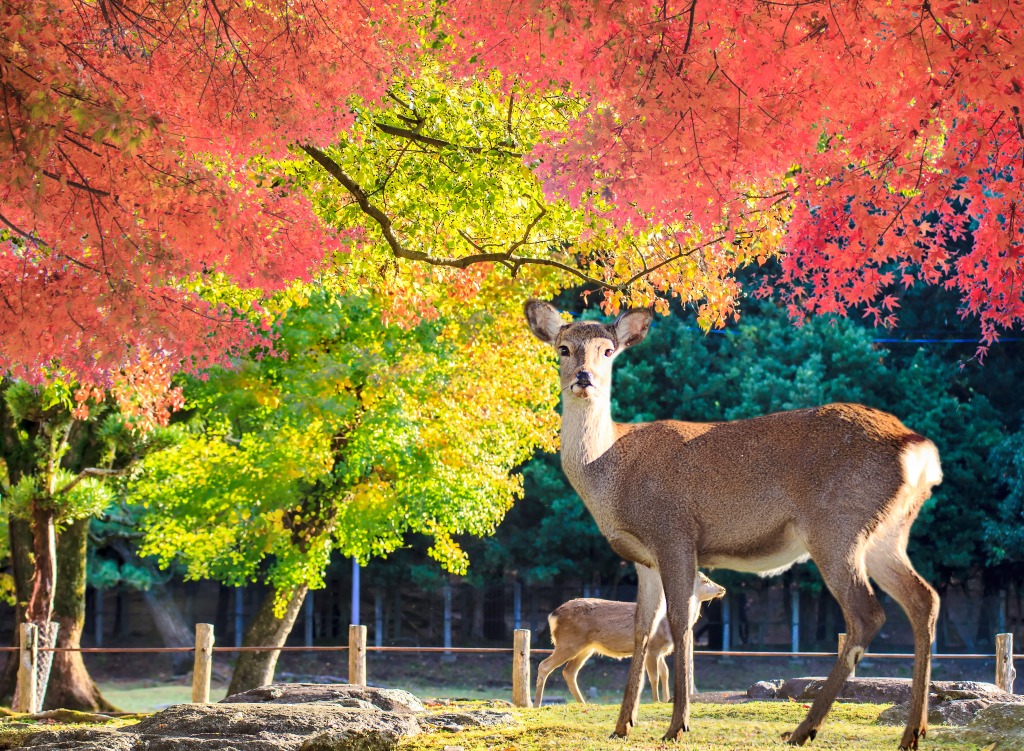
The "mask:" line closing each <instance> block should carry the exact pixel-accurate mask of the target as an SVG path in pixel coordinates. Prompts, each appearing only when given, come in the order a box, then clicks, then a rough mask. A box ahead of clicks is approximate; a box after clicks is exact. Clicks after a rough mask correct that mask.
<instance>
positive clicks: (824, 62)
mask: <svg viewBox="0 0 1024 751" xmlns="http://www.w3.org/2000/svg"><path fill="white" fill-rule="evenodd" d="M1022 19H1024V8H1022V0H1000V1H999V2H995V3H973V2H969V1H968V0H947V1H946V2H942V3H923V4H920V5H918V4H906V3H887V2H881V1H880V0H864V1H863V2H857V3H848V4H845V5H842V6H840V5H837V4H835V3H829V2H825V0H808V2H801V3H792V4H786V3H782V4H780V3H777V2H768V1H767V0H732V1H731V2H728V3H725V4H723V3H715V4H711V3H706V2H698V1H697V0H689V1H688V2H687V1H686V0H684V2H680V3H675V4H673V3H664V2H662V3H652V2H650V1H649V0H627V1H626V2H620V3H614V4H611V5H609V4H606V3H595V2H583V1H582V0H570V2H559V3H551V2H547V1H546V0H545V1H542V2H535V3H509V2H489V1H487V0H484V2H481V1H480V0H474V2H466V1H465V0H457V1H455V2H448V3H443V4H441V3H437V4H435V3H427V4H423V3H407V2H404V0H390V1H389V2H384V3H376V4H374V5H373V6H367V5H365V4H361V3H354V2H348V1H345V2H337V3H323V2H319V1H318V0H303V1H301V2H291V0H289V1H288V2H283V0H271V1H270V2H266V3H257V4H253V3H248V2H244V1H243V0H225V2H221V3H216V4H211V3H208V2H206V1H205V0H175V2H170V3H164V4H159V5H154V4H151V3H148V2H145V1H144V0H118V1H117V2H108V1H107V0H104V2H99V3H87V2H82V1H81V0H4V2H3V4H2V5H0V26H2V27H3V28H4V34H3V37H2V39H0V66H2V77H0V92H2V97H3V101H4V107H3V108H2V110H0V113H2V114H0V126H2V127H0V154H2V155H3V157H4V162H5V164H8V165H9V168H8V169H7V170H5V171H4V173H3V175H0V194H2V195H3V209H2V211H0V222H2V223H3V227H4V230H3V231H4V233H5V235H4V238H5V239H3V240H0V307H2V309H3V310H4V315H3V317H2V318H0V340H2V342H3V345H2V349H0V365H2V366H3V367H13V368H16V369H21V370H22V371H23V372H26V373H28V372H31V373H32V375H33V376H34V377H38V370H34V369H36V368H38V367H39V366H40V365H47V364H50V363H51V362H52V361H53V360H54V359H58V360H59V361H60V362H61V363H62V364H63V365H64V366H65V367H67V368H70V369H72V370H74V371H76V372H78V373H79V374H81V375H87V376H91V377H95V378H101V379H102V378H105V377H106V374H108V373H109V372H111V371H112V370H116V368H117V367H119V366H120V365H121V364H122V363H123V362H124V361H125V360H131V359H132V358H133V357H135V356H136V355H135V354H134V353H135V352H136V351H137V348H138V347H139V346H140V345H141V344H146V345H151V346H154V347H157V348H158V350H159V351H160V352H161V353H164V355H165V356H167V357H168V358H170V359H172V360H173V361H175V362H176V361H178V360H182V359H184V360H185V361H186V364H187V365H188V366H190V367H197V366H200V365H203V364H205V363H209V362H213V361H219V362H223V361H224V353H225V352H226V351H230V350H231V349H232V348H233V347H239V346H240V347H242V348H245V347H249V346H252V345H253V344H255V343H257V342H258V341H259V340H260V339H261V336H262V331H261V329H260V328H259V326H258V325H253V324H251V323H250V322H249V321H248V319H246V318H239V317H237V316H235V315H233V313H232V311H231V309H230V306H229V305H227V304H226V303H225V301H223V300H217V299H214V300H212V301H211V300H209V299H204V297H203V296H201V295H200V294H199V293H198V291H197V284H199V283H200V282H202V281H204V280H205V279H206V277H208V276H210V275H223V276H224V277H225V278H226V279H227V280H228V281H229V282H230V283H231V284H234V285H238V286H239V287H242V288H246V289H256V290H259V291H260V293H261V294H267V293H270V292H273V291H274V290H280V289H282V288H284V287H286V286H287V285H288V284H289V283H290V282H291V281H293V280H295V279H306V278H308V277H309V275H310V274H311V273H312V272H313V271H314V270H315V269H317V268H321V267H322V264H324V263H325V262H327V263H335V264H336V263H338V262H339V261H338V259H337V258H336V257H335V254H336V253H342V254H345V255H346V257H347V258H353V257H359V256H360V254H362V253H364V252H365V251H366V248H367V247H379V240H380V238H382V237H383V238H385V239H386V240H387V241H388V242H387V247H388V249H389V251H388V252H389V253H390V254H391V260H392V261H393V262H394V263H395V264H397V263H402V264H409V263H413V264H419V265H430V266H433V267H434V268H436V269H446V270H447V273H446V275H445V277H444V279H445V281H446V283H447V284H449V285H450V286H451V287H452V288H455V289H462V290H467V289H468V290H472V288H473V285H474V284H475V283H476V281H477V280H478V279H479V278H480V276H481V275H482V274H498V275H505V274H510V273H513V272H516V271H521V270H527V271H528V270H529V268H530V267H532V266H537V265H542V266H545V267H546V268H548V269H550V268H557V269H560V270H561V271H563V272H564V273H566V274H568V275H569V276H570V277H572V276H573V275H582V276H586V277H587V278H589V279H591V280H593V282H594V284H596V285H597V287H598V288H600V289H601V290H603V293H604V295H605V301H606V304H607V306H608V307H609V308H610V309H616V308H617V307H618V306H619V305H620V304H621V303H622V302H623V301H625V300H629V301H630V302H632V303H649V302H650V301H651V300H652V299H653V298H654V297H655V296H660V297H664V296H672V295H678V296H680V297H681V298H683V299H690V298H693V297H696V299H700V300H701V301H702V302H703V303H704V304H705V305H706V306H707V307H706V309H705V319H704V323H705V324H708V325H710V324H713V323H716V322H718V321H720V320H722V319H723V318H724V317H726V316H728V315H729V314H730V313H731V312H732V311H733V310H734V308H735V305H736V302H737V299H738V294H739V287H738V284H737V283H736V281H735V279H734V278H733V273H734V271H735V270H736V269H737V268H738V267H740V266H743V265H745V264H750V263H755V262H763V261H765V260H767V259H768V258H771V257H772V256H774V255H776V254H778V255H780V256H781V267H780V268H781V270H780V272H779V273H778V274H775V275H765V276H763V277H762V280H763V282H764V284H765V285H766V286H763V287H761V288H762V289H765V290H768V289H779V290H781V292H782V294H783V296H784V297H785V298H786V300H787V301H788V302H789V304H790V313H791V315H794V316H797V317H799V316H802V315H804V314H807V313H822V312H840V313H843V312H849V311H850V310H857V311H858V312H862V313H865V314H867V315H871V316H874V317H875V318H876V319H878V320H880V321H885V322H891V321H893V320H894V316H895V312H896V310H897V308H898V306H899V297H900V291H901V289H903V288H906V287H908V286H910V285H912V284H916V283H919V282H925V283H932V284H943V285H947V286H949V287H951V288H953V289H955V290H957V292H958V294H959V297H960V300H961V306H962V309H963V312H964V313H968V314H971V315H974V316H977V317H978V320H979V321H980V325H981V334H982V337H983V338H984V340H985V341H991V340H992V339H994V338H995V337H996V336H997V335H998V332H999V331H1000V329H1002V328H1006V327H1011V326H1016V325H1018V324H1019V323H1020V322H1021V321H1022V320H1024V301H1022V297H1021V286H1020V273H1021V262H1022V261H1021V257H1022V251H1024V242H1022V238H1024V226H1022V222H1021V220H1020V212H1021V202H1020V190H1019V189H1017V188H1016V186H1017V185H1018V184H1019V179H1020V174H1019V164H1020V159H1021V153H1022V146H1024V127H1022V125H1021V119H1020V110H1019V102H1020V95H1021V77H1020V75H1021V74H1020V58H1021V51H1022V47H1021V45H1022V44H1024V38H1022V26H1021V25H1022V23H1024V21H1022ZM433 66H440V69H441V70H443V71H444V75H446V76H449V77H450V78H451V80H455V81H466V80H475V81H478V82H479V81H487V80H493V79H492V78H491V77H492V75H494V71H497V72H498V73H499V74H500V78H499V80H498V84H497V86H498V87H499V88H500V90H501V92H502V93H503V94H504V95H505V96H506V97H507V98H506V100H505V104H506V105H507V109H505V110H504V111H505V112H507V116H506V122H507V123H515V122H516V117H517V115H516V113H517V112H518V111H519V110H518V102H519V101H520V97H522V96H536V97H540V98H541V99H542V100H549V99H550V98H551V97H555V98H558V97H564V96H566V95H569V96H571V97H572V98H573V99H574V100H575V102H576V103H577V104H576V105H574V106H572V107H568V108H564V109H563V110H561V111H560V112H558V115H559V117H561V122H559V123H557V124H553V125H552V126H551V127H550V128H547V127H546V129H545V130H544V131H543V132H540V133H538V134H537V136H536V137H534V138H531V139H525V140H522V141H517V140H516V138H514V137H512V138H507V137H506V135H505V134H502V135H501V136H500V138H499V137H498V135H499V134H498V133H497V131H495V130H493V129H492V130H490V131H487V130H480V131H477V132H473V131H470V132H468V133H466V132H462V133H458V134H456V133H454V132H452V131H450V130H448V129H446V128H445V127H444V123H442V122H438V121H436V120H432V119H430V118H423V117H421V116H420V114H418V113H419V112H420V111H421V110H420V107H421V105H420V103H419V102H415V103H413V104H410V101H409V100H410V99H415V98H416V97H417V96H418V94H419V92H412V93H410V91H411V88H415V87H414V86H413V87H410V85H409V81H410V80H415V79H416V78H417V77H418V76H419V75H420V74H421V72H422V71H423V70H425V69H427V70H437V68H436V67H433ZM837 81H842V82H843V85H841V86H839V85H836V82H837ZM428 97H429V95H428ZM385 100H389V101H391V102H392V103H393V104H394V106H395V107H396V108H397V109H395V110H394V111H393V114H394V115H395V116H396V117H397V118H398V119H397V120H395V119H384V120H382V121H381V122H380V123H379V124H378V126H383V127H376V129H377V130H378V131H379V132H381V133H386V134H388V135H390V136H391V137H393V138H399V139H404V141H405V142H406V144H407V148H408V149H409V150H417V149H421V148H425V147H430V148H434V149H438V148H440V149H442V150H443V149H447V147H446V146H444V144H449V145H452V144H455V145H456V146H458V147H459V148H461V149H462V151H463V152H465V151H466V150H477V151H481V150H483V151H488V152H492V151H493V152H495V153H496V154H497V153H503V154H504V155H505V156H507V157H510V158H512V157H514V158H516V159H521V160H523V162H524V163H525V164H526V166H528V167H529V168H530V169H531V170H532V171H533V173H534V174H535V175H536V176H537V177H538V179H540V180H541V181H542V183H543V185H544V189H545V191H546V192H547V193H548V195H549V197H552V196H560V197H563V198H566V199H568V200H570V201H571V202H572V203H573V205H575V206H578V207H579V208H580V209H582V210H583V211H585V212H586V213H587V214H588V215H589V214H591V213H593V214H594V215H597V216H601V217H604V218H605V219H606V220H607V221H609V222H611V223H612V224H613V225H614V226H615V227H616V228H617V229H618V230H619V231H625V232H627V234H629V233H631V232H632V231H636V232H638V233H639V235H640V239H639V240H638V241H637V242H626V243H620V242H618V241H613V242H603V241H602V235H601V233H600V232H599V231H595V230H594V229H593V228H587V227H584V228H583V229H582V231H581V232H579V233H569V234H570V235H571V236H570V237H568V238H567V239H565V240H564V241H563V240H560V241H558V242H545V241H546V240H548V238H546V237H545V236H544V235H542V234H539V233H537V234H535V233H534V232H533V231H532V230H531V232H530V233H529V235H527V236H524V235H516V236H509V237H499V238H496V239H494V240H493V241H492V240H490V239H487V240H486V241H485V242H476V240H478V239H480V238H483V237H484V235H483V234H480V235H477V234H474V233H472V232H470V231H468V230H467V231H466V235H467V237H462V238H461V239H462V241H463V245H462V246H461V247H460V248H459V249H458V251H457V253H455V254H452V253H450V252H449V250H448V248H445V249H444V251H443V252H437V250H436V249H434V248H433V247H427V248H419V247H416V242H415V240H416V233H410V234H408V235H406V234H405V231H404V230H405V228H403V227H402V222H401V217H400V216H399V215H398V213H400V212H397V213H392V212H391V208H393V207H390V206H389V205H386V204H382V203H381V202H380V201H379V198H378V195H377V194H376V193H375V192H374V189H375V188H378V187H381V186H370V187H368V186H365V185H362V184H360V183H359V182H358V180H357V181H355V182H353V183H352V184H351V185H346V184H345V181H343V180H339V183H340V184H341V185H342V186H343V187H344V188H345V190H346V191H347V192H348V194H349V195H350V196H351V198H352V200H353V201H354V202H355V204H356V205H357V206H358V207H359V209H360V210H361V211H363V212H364V213H366V215H367V216H368V217H369V218H370V219H371V220H372V221H371V222H368V224H367V226H368V229H367V231H366V232H363V233H358V232H345V231H339V229H338V228H337V227H334V226H332V225H330V224H329V223H324V222H319V221H315V220H314V218H315V209H314V206H313V204H312V202H311V200H310V196H309V193H308V190H307V189H308V186H306V185H292V184H290V183H289V181H288V180H287V179H284V176H279V177H281V178H282V179H274V178H273V177H271V179H267V177H268V176H267V174H266V173H265V171H264V169H263V166H264V164H265V163H266V162H265V160H268V159H269V160H280V159H282V158H284V157H286V156H288V154H289V149H294V148H299V149H305V151H306V153H307V154H309V155H310V156H311V158H317V155H322V154H328V151H327V150H329V149H330V148H332V147H333V146H335V145H336V144H337V143H338V139H339V134H340V133H344V132H349V131H348V129H349V128H351V127H352V126H353V125H354V124H356V123H358V122H359V120H360V107H362V105H361V104H360V102H368V103H374V102H376V103H380V102H384V101H385ZM470 105H471V106H473V107H475V106H476V105H475V104H473V103H472V102H470ZM403 108H404V111H403ZM484 109H486V105H485V106H484ZM507 130H512V128H511V127H509V128H507ZM454 135H459V136H460V137H464V136H467V135H469V136H472V139H471V141H469V142H467V141H459V142H457V143H456V142H454V141H453V140H452V139H453V137H454ZM458 150H459V149H458V148H456V149H454V151H458ZM448 151H449V153H450V152H451V151H452V149H448ZM317 160H318V161H319V162H320V163H321V166H323V167H324V168H325V169H328V173H330V169H329V164H327V163H325V162H324V161H322V160H320V159H317ZM437 163H438V164H439V165H441V169H443V160H440V159H439V160H438V162H437ZM441 169H439V170H438V172H440V171H441ZM332 176H333V177H335V178H337V177H338V176H337V175H332ZM520 197H524V196H520ZM529 203H530V200H529V199H527V200H526V204H525V205H529ZM453 229H454V228H453ZM389 232H390V233H391V235H390V236H389ZM460 237H461V236H460ZM526 250H529V251H530V252H529V253H526V252H525V251H526ZM477 266H479V268H468V267H477ZM695 275H704V276H706V277H707V278H709V279H713V280H717V283H716V284H713V285H710V288H709V289H706V290H702V289H700V287H699V285H698V288H697V289H695V287H694V285H693V283H692V280H693V278H694V276H695ZM519 278H520V281H521V282H522V283H524V285H525V286H529V283H530V281H531V277H530V276H529V274H528V273H524V274H521V275H520V277H519ZM367 281H368V282H373V281H374V279H373V278H372V277H367ZM754 286H755V288H757V287H758V286H759V285H758V283H757V282H756V281H755V283H754ZM411 310H412V311H413V312H417V313H418V312H419V311H417V310H416V308H415V306H414V307H413V308H411Z"/></svg>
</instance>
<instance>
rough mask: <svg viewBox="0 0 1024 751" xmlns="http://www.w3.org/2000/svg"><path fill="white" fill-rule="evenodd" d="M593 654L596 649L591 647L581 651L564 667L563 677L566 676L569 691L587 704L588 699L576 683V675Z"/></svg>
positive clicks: (577, 699) (579, 700) (580, 701)
mask: <svg viewBox="0 0 1024 751" xmlns="http://www.w3.org/2000/svg"><path fill="white" fill-rule="evenodd" d="M592 654H594V651H593V650H591V649H588V650H585V651H583V652H580V653H579V654H578V655H576V656H575V657H573V658H572V659H571V660H569V662H567V663H566V664H565V667H564V668H562V677H563V678H565V685H567V686H568V687H569V692H570V693H571V694H572V695H573V696H574V697H575V698H576V701H578V702H579V703H580V704H586V703H587V700H586V699H584V698H583V693H582V692H581V691H580V687H579V684H578V683H576V676H577V675H578V674H579V672H580V670H581V669H582V668H583V665H584V664H585V663H586V662H587V660H589V659H590V656H591V655H592Z"/></svg>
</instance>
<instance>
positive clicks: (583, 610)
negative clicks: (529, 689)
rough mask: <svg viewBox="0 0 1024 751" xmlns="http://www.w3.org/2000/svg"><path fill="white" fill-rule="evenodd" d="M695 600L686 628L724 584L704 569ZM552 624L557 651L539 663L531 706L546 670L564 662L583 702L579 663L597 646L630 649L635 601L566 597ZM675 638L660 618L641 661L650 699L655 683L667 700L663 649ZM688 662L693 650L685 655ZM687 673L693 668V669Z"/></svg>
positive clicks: (615, 651) (626, 652)
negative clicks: (579, 679)
mask: <svg viewBox="0 0 1024 751" xmlns="http://www.w3.org/2000/svg"><path fill="white" fill-rule="evenodd" d="M694 590H695V595H696V598H697V606H696V607H694V608H693V610H692V613H693V619H692V622H691V623H690V628H693V624H694V623H696V622H697V616H698V613H699V611H700V603H702V602H707V601H708V600H714V599H716V598H718V597H721V596H723V595H724V594H725V587H723V586H721V585H719V584H716V583H715V582H713V581H711V580H710V579H709V578H708V577H706V576H705V575H704V574H702V573H700V572H698V573H697V583H696V586H695V588H694ZM548 624H549V626H550V628H551V641H552V642H553V643H554V645H555V651H554V652H553V653H552V654H551V655H550V656H548V657H547V658H546V659H545V660H544V661H542V662H541V664H540V665H539V666H538V668H537V694H536V696H535V698H534V701H533V706H535V707H539V706H540V705H541V700H542V699H543V698H544V684H545V683H546V682H547V679H548V676H549V675H550V674H551V673H552V672H553V671H554V670H555V668H557V667H558V666H559V665H561V664H563V663H568V664H566V666H565V668H564V669H563V670H562V675H563V676H564V677H565V682H566V684H567V685H568V686H569V691H570V692H572V695H573V696H574V697H575V698H576V701H578V702H580V703H581V704H586V701H584V699H583V694H582V693H580V687H579V685H578V684H577V683H576V676H577V674H578V673H579V672H580V670H581V669H582V668H583V665H584V664H585V663H586V662H587V660H589V659H590V658H591V656H592V655H593V654H594V653H595V652H596V653H598V654H602V655H606V656H608V657H614V658H615V659H622V658H623V657H631V656H632V654H633V641H634V632H635V630H636V603H634V602H616V601H612V600H598V599H594V598H592V597H581V598H578V599H576V600H569V601H568V602H566V603H564V604H563V605H560V606H559V607H558V608H556V609H555V611H554V612H552V613H551V615H549V616H548ZM674 649H675V644H674V643H673V641H672V632H671V631H670V630H669V627H668V621H667V620H665V619H664V618H661V619H660V621H659V623H658V626H657V628H655V630H654V635H653V636H652V637H651V642H650V647H649V649H648V652H647V659H646V660H645V663H644V664H645V666H646V668H647V677H648V678H649V679H650V681H651V691H652V692H653V694H654V700H655V701H659V696H658V687H659V686H660V687H661V698H660V701H668V699H669V696H670V694H669V690H668V663H667V662H666V661H665V657H666V656H667V655H670V654H672V651H673V650H674ZM688 658H689V662H690V663H691V664H692V661H693V655H692V654H691V655H689V656H688ZM690 675H691V678H692V676H693V672H692V670H691V673H690Z"/></svg>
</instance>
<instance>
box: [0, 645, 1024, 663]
mask: <svg viewBox="0 0 1024 751" xmlns="http://www.w3.org/2000/svg"><path fill="white" fill-rule="evenodd" d="M19 649H20V648H19V647H0V652H17V651H19ZM348 649H349V647H348V645H347V644H346V645H321V646H310V647H305V646H302V647H297V646H283V647H274V646H266V647H213V651H214V652H215V653H216V652H221V653H233V652H347V651H348ZM38 651H39V652H81V653H83V654H172V653H182V652H189V653H191V652H193V651H195V647H39V649H38ZM366 651H367V652H406V653H415V652H423V653H427V654H432V653H439V652H440V653H444V654H510V653H512V652H513V651H515V650H514V649H512V648H511V647H372V646H367V647H366ZM554 651H555V650H553V649H531V650H530V652H531V654H541V655H549V654H552V653H553V652H554ZM693 654H694V655H695V656H699V657H797V658H800V657H818V658H834V657H835V656H836V654H837V653H836V652H769V651H765V652H750V651H746V652H744V651H737V650H707V649H695V650H694V651H693ZM931 657H932V659H933V660H994V659H995V658H996V656H995V654H978V653H946V652H939V653H935V654H932V656H931ZM1018 658H1020V659H1024V653H1018V654H1014V659H1018ZM863 659H865V660H869V659H882V660H886V659H888V660H912V659H914V653H913V652H867V653H866V654H865V655H864V657H863Z"/></svg>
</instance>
